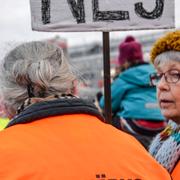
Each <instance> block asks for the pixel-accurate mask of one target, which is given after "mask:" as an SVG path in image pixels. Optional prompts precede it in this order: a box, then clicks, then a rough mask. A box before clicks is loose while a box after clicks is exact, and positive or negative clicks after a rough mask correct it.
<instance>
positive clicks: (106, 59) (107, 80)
mask: <svg viewBox="0 0 180 180" xmlns="http://www.w3.org/2000/svg"><path fill="white" fill-rule="evenodd" d="M103 66H104V97H105V108H104V114H105V119H106V122H107V123H109V124H111V118H112V117H111V116H112V113H111V74H110V48H109V32H103Z"/></svg>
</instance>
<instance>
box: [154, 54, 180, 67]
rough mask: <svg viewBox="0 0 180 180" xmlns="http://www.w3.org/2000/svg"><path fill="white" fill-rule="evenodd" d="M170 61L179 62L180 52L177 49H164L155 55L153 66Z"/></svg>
mask: <svg viewBox="0 0 180 180" xmlns="http://www.w3.org/2000/svg"><path fill="white" fill-rule="evenodd" d="M171 61H177V62H179V63H180V52H179V51H165V52H163V53H161V54H159V55H158V56H156V58H155V60H154V65H155V66H160V65H162V64H167V63H169V62H171Z"/></svg>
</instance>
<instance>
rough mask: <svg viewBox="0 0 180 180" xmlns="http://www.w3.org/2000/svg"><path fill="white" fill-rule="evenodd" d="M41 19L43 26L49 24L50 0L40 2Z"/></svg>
mask: <svg viewBox="0 0 180 180" xmlns="http://www.w3.org/2000/svg"><path fill="white" fill-rule="evenodd" d="M41 18H42V22H43V24H48V23H50V0H41Z"/></svg>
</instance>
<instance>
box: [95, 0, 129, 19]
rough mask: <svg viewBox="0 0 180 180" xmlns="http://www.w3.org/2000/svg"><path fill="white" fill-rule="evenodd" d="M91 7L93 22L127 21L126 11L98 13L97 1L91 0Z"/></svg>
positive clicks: (127, 13)
mask: <svg viewBox="0 0 180 180" xmlns="http://www.w3.org/2000/svg"><path fill="white" fill-rule="evenodd" d="M92 5H93V20H94V21H108V20H116V21H119V20H127V19H129V12H128V11H99V1H98V0H92Z"/></svg>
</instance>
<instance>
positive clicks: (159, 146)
mask: <svg viewBox="0 0 180 180" xmlns="http://www.w3.org/2000/svg"><path fill="white" fill-rule="evenodd" d="M151 60H152V62H153V64H154V66H155V68H156V70H157V72H156V73H154V74H152V75H151V76H150V77H151V82H152V84H153V85H155V86H156V87H157V97H158V102H159V106H160V108H161V112H162V114H163V115H164V116H165V117H166V118H167V119H168V120H169V122H168V126H167V128H166V129H165V130H164V131H162V132H161V133H160V134H158V135H157V136H156V137H155V139H154V140H153V142H152V144H151V146H150V149H149V152H150V153H151V154H152V155H153V156H154V157H155V159H156V160H157V161H158V162H159V163H160V164H162V165H163V166H164V167H165V168H166V169H167V170H168V171H169V173H171V174H172V178H173V179H176V180H179V179H180V162H179V157H180V93H179V92H180V30H177V31H174V32H170V33H168V34H166V35H165V36H164V37H162V38H160V39H159V40H157V42H156V43H155V44H154V46H153V48H152V51H151Z"/></svg>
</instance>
